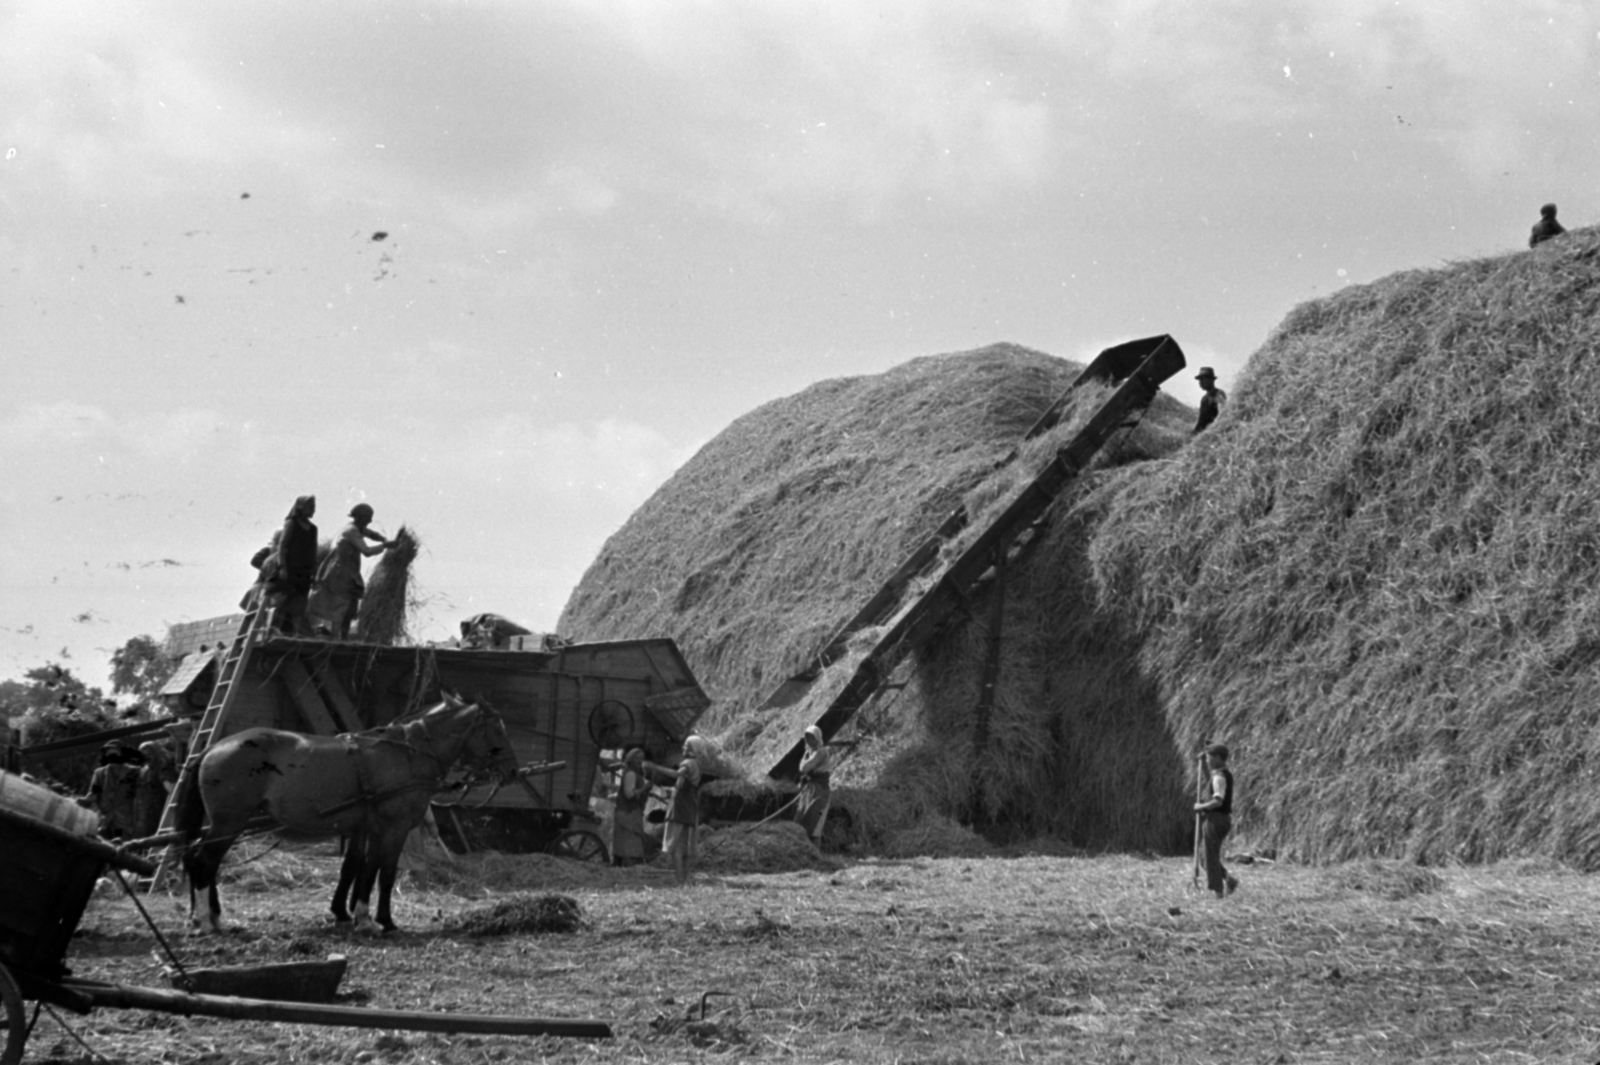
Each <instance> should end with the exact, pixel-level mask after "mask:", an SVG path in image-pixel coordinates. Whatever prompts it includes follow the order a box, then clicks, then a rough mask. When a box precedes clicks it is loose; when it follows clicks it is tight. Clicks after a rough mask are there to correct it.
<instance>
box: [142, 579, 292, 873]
mask: <svg viewBox="0 0 1600 1065" xmlns="http://www.w3.org/2000/svg"><path fill="white" fill-rule="evenodd" d="M263 598H264V596H260V595H258V596H257V597H256V601H255V603H253V604H252V605H251V606H250V607H249V609H247V610H246V611H245V615H244V617H243V618H242V619H241V620H240V621H239V629H238V631H237V632H236V633H234V636H233V643H232V644H230V645H229V646H228V653H227V654H226V655H224V656H223V658H222V662H221V664H220V665H218V666H217V683H216V686H215V687H213V688H212V689H211V701H210V702H208V703H207V704H206V712H205V713H204V714H203V715H202V716H201V718H200V724H199V725H198V726H197V727H196V728H195V730H194V735H193V736H191V737H190V739H189V751H188V754H187V756H186V757H185V758H184V760H183V769H182V771H181V772H179V774H178V782H177V783H176V784H174V785H173V786H172V792H171V794H169V795H168V796H167V804H166V806H165V807H163V808H162V810H161V824H160V826H159V827H158V828H157V829H156V835H158V836H164V835H166V834H167V833H169V832H176V831H177V829H178V819H179V818H180V817H181V816H182V813H183V807H184V804H185V803H186V802H187V801H188V799H189V788H188V785H189V780H190V776H191V774H190V770H191V769H192V768H193V767H194V766H195V765H197V764H198V763H199V761H200V759H201V758H203V757H205V753H206V750H207V749H208V748H209V747H210V746H211V740H212V738H213V737H214V736H216V734H217V728H218V727H219V726H220V725H221V724H222V722H223V721H224V720H225V719H226V718H227V716H228V711H229V710H231V709H232V708H233V700H234V696H235V694H237V686H236V685H235V684H234V681H235V680H237V679H238V674H239V667H240V666H242V665H243V664H244V663H245V662H246V661H248V660H249V658H250V652H251V651H252V650H253V649H254V648H255V645H256V641H257V640H258V639H260V637H261V634H262V633H263V632H264V631H266V629H267V622H268V620H269V619H270V618H271V616H272V608H271V607H268V606H266V605H265V604H263V603H262V602H261V600H262V599H263ZM182 850H183V848H182V847H180V846H178V845H176V844H172V845H169V846H167V847H166V848H164V849H163V850H162V852H161V862H160V864H158V865H157V866H156V875H155V879H154V880H153V881H152V882H151V888H152V890H153V889H154V888H156V887H160V886H161V885H163V884H165V883H166V882H167V878H168V877H169V876H170V875H171V874H172V872H173V869H174V867H175V866H176V865H177V860H178V855H179V854H180V853H181V852H182Z"/></svg>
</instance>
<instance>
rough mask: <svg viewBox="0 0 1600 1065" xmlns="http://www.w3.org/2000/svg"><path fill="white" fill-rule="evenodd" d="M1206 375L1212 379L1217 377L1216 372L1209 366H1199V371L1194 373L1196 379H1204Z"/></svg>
mask: <svg viewBox="0 0 1600 1065" xmlns="http://www.w3.org/2000/svg"><path fill="white" fill-rule="evenodd" d="M1208 377H1209V378H1210V379H1211V380H1213V381H1215V380H1216V379H1217V372H1216V371H1215V370H1213V369H1212V368H1211V367H1209V366H1202V367H1200V372H1199V373H1197V374H1195V375H1194V379H1195V380H1196V381H1204V380H1205V379H1206V378H1208Z"/></svg>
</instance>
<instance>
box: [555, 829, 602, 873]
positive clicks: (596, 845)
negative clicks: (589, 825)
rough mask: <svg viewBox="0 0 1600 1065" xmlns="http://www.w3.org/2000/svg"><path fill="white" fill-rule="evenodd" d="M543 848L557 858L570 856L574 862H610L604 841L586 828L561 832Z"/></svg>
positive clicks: (600, 863)
mask: <svg viewBox="0 0 1600 1065" xmlns="http://www.w3.org/2000/svg"><path fill="white" fill-rule="evenodd" d="M545 849H546V851H547V852H548V853H550V854H554V855H555V856H556V857H557V858H571V859H572V860H573V861H575V862H595V863H597V864H599V865H609V864H610V862H611V852H610V851H608V850H607V849H606V841H605V840H603V839H601V838H600V837H599V836H597V835H595V834H594V833H593V832H590V831H589V830H588V829H586V828H574V829H573V830H572V831H570V832H563V833H561V835H559V836H557V837H556V841H555V842H554V843H552V844H550V846H549V847H547V848H545Z"/></svg>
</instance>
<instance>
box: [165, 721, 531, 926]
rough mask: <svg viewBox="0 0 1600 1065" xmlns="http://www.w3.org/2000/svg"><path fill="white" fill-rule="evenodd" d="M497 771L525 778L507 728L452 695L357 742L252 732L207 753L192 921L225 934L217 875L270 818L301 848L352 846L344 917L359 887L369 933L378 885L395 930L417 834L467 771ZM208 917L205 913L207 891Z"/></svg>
mask: <svg viewBox="0 0 1600 1065" xmlns="http://www.w3.org/2000/svg"><path fill="white" fill-rule="evenodd" d="M461 761H466V762H471V763H474V764H476V765H479V766H483V767H486V768H490V769H492V770H493V771H495V772H496V773H498V774H499V775H500V778H501V779H502V781H505V780H510V779H512V778H513V777H514V775H515V774H516V770H517V760H516V755H515V754H514V753H513V751H512V749H511V741H510V740H509V739H507V737H506V727H505V722H503V721H501V720H500V717H499V715H498V714H496V713H495V712H494V711H493V710H491V709H489V708H488V707H487V706H483V707H480V706H479V705H478V704H477V703H464V702H462V701H460V700H459V699H455V698H453V697H451V696H450V695H445V696H444V702H442V703H440V704H439V705H438V706H435V707H433V708H432V709H430V710H428V711H427V712H426V713H424V714H422V715H421V716H419V717H417V718H414V719H413V720H411V721H408V722H406V723H404V724H396V725H389V726H387V727H385V728H380V729H373V730H371V731H369V732H362V733H358V734H355V735H348V736H307V735H302V734H301V733H298V732H283V731H280V730H278V729H270V728H252V729H245V730H244V731H243V732H236V733H234V734H233V735H231V736H229V737H227V738H226V739H223V740H220V741H219V742H217V743H216V744H214V745H212V747H211V748H210V750H208V751H206V753H205V756H204V757H203V758H201V759H200V761H199V762H198V764H196V765H194V766H192V767H191V768H190V769H189V773H191V774H193V776H192V777H191V779H190V780H189V781H188V783H187V788H188V798H187V801H186V802H185V805H184V809H183V819H182V824H181V827H182V829H183V834H184V840H185V845H184V851H183V868H184V871H185V872H186V873H188V875H189V919H190V922H191V923H192V924H193V925H194V926H195V928H196V929H197V930H199V931H202V932H205V931H211V932H215V931H218V930H220V927H221V925H220V921H221V917H222V903H221V902H220V901H219V900H218V898H217V870H218V868H219V867H220V866H221V865H222V859H223V857H224V856H225V855H226V854H227V853H228V848H230V847H232V846H233V843H234V841H235V840H236V839H238V838H239V834H240V833H241V832H243V831H244V829H245V826H246V824H247V823H248V822H250V821H251V820H252V819H254V818H258V817H260V816H261V815H263V814H265V815H267V816H268V817H270V818H271V819H272V821H274V822H275V824H276V828H277V830H278V831H280V832H281V833H282V834H283V835H285V836H287V837H289V838H297V839H329V838H331V837H333V836H348V837H350V841H349V845H348V847H347V849H346V853H345V861H344V867H343V869H342V870H341V871H340V874H339V887H338V890H337V891H336V893H335V895H334V900H333V913H334V916H335V917H336V918H339V919H340V920H346V919H348V915H347V914H346V913H345V912H344V901H345V891H346V889H352V894H351V898H352V900H353V901H354V903H355V907H354V909H355V918H356V925H357V927H358V929H360V928H363V927H364V926H368V925H370V924H371V919H370V918H369V917H368V916H367V902H368V900H369V899H370V898H371V897H372V885H373V881H374V880H376V881H377V883H378V922H377V923H378V924H379V925H381V926H382V927H383V930H384V931H393V930H394V927H395V925H394V921H393V920H392V919H391V918H390V915H389V896H390V894H391V892H392V891H393V889H394V877H395V869H396V867H397V866H398V865H399V861H400V850H401V848H402V847H403V846H404V845H405V841H406V836H407V835H409V834H410V832H411V830H412V829H413V828H415V827H417V825H418V824H420V823H421V822H422V819H423V817H424V815H425V814H426V813H427V810H428V803H429V802H430V801H431V800H432V798H433V794H434V792H436V791H437V790H438V789H439V785H440V784H441V783H442V782H443V780H444V778H445V774H447V773H449V772H450V770H451V768H452V767H454V766H455V764H456V763H457V762H461ZM201 891H204V892H206V893H207V901H208V903H209V905H208V908H207V912H206V913H205V914H200V913H198V912H197V907H196V896H197V893H199V892H201Z"/></svg>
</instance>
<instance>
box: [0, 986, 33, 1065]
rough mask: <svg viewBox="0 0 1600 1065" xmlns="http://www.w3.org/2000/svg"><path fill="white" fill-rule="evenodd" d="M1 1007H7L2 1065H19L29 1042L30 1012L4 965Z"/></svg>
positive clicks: (0, 1052) (1, 1042)
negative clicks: (23, 1046) (24, 1045)
mask: <svg viewBox="0 0 1600 1065" xmlns="http://www.w3.org/2000/svg"><path fill="white" fill-rule="evenodd" d="M0 1005H4V1006H5V1010H6V1015H5V1031H4V1039H0V1065H17V1063H18V1062H20V1061H21V1060H22V1045H23V1044H24V1043H26V1042H27V1041H28V1011H27V1009H26V1008H24V1006H23V1004H22V992H21V991H19V990H17V982H16V981H15V980H13V979H12V978H11V974H10V973H9V972H7V971H6V967H5V966H4V965H0Z"/></svg>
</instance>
